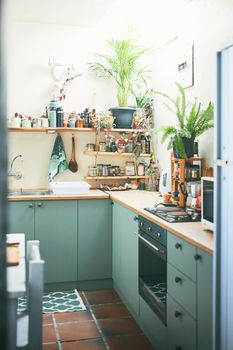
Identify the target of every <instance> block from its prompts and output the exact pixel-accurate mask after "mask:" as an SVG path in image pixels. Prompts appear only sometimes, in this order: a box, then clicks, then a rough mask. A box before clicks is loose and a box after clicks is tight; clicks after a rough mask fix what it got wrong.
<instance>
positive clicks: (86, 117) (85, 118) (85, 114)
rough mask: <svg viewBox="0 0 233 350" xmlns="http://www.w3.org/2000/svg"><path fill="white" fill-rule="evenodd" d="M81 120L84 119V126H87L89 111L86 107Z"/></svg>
mask: <svg viewBox="0 0 233 350" xmlns="http://www.w3.org/2000/svg"><path fill="white" fill-rule="evenodd" d="M83 121H84V125H83V127H84V128H89V113H88V109H87V108H86V109H85V111H84V113H83Z"/></svg>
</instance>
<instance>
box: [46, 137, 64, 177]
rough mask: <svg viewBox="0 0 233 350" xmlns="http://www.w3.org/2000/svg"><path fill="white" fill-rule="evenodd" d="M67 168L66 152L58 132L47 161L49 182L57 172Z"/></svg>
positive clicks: (59, 172)
mask: <svg viewBox="0 0 233 350" xmlns="http://www.w3.org/2000/svg"><path fill="white" fill-rule="evenodd" d="M66 169H68V164H67V161H66V153H65V149H64V145H63V141H62V138H61V136H60V135H59V134H58V135H57V137H56V140H55V143H54V146H53V151H52V154H51V158H50V161H49V182H51V181H52V180H53V179H54V177H55V176H56V175H58V174H61V173H63V171H65V170H66Z"/></svg>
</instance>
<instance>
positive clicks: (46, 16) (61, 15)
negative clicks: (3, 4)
mask: <svg viewBox="0 0 233 350" xmlns="http://www.w3.org/2000/svg"><path fill="white" fill-rule="evenodd" d="M119 1H121V0H20V1H19V0H8V1H7V5H8V13H9V18H10V19H11V20H16V21H24V22H37V23H38V22H39V23H52V24H66V25H76V26H90V25H91V24H95V23H96V22H97V21H98V20H100V19H101V18H102V16H103V15H104V14H105V12H106V11H108V10H109V8H110V7H111V6H112V5H113V4H114V3H115V2H119Z"/></svg>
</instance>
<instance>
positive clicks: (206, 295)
mask: <svg viewBox="0 0 233 350" xmlns="http://www.w3.org/2000/svg"><path fill="white" fill-rule="evenodd" d="M196 259H197V315H198V316H197V344H198V350H206V349H212V319H213V311H212V293H213V288H212V281H213V258H212V255H210V254H207V253H205V252H203V251H202V250H201V249H197V255H196Z"/></svg>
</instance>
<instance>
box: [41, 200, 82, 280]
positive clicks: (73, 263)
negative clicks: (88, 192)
mask: <svg viewBox="0 0 233 350" xmlns="http://www.w3.org/2000/svg"><path fill="white" fill-rule="evenodd" d="M35 238H36V239H38V240H39V241H40V251H41V257H42V259H44V260H45V283H56V282H57V283H58V282H72V281H77V201H75V200H74V201H73V200H72V201H41V202H39V201H38V202H36V208H35Z"/></svg>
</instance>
